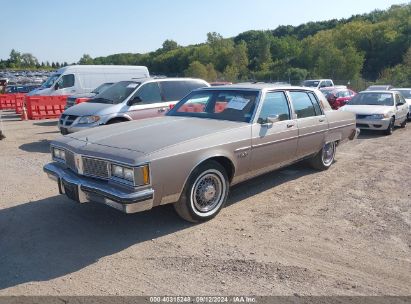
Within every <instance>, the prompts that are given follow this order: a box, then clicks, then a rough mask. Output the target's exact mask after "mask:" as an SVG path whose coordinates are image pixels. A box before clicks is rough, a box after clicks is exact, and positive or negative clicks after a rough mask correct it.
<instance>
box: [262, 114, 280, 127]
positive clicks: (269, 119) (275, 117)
mask: <svg viewBox="0 0 411 304" xmlns="http://www.w3.org/2000/svg"><path fill="white" fill-rule="evenodd" d="M278 121H280V115H269V116H268V117H267V119H266V120H265V121H261V122H260V123H261V125H262V126H266V127H269V126H271V125H272V124H273V123H275V122H278Z"/></svg>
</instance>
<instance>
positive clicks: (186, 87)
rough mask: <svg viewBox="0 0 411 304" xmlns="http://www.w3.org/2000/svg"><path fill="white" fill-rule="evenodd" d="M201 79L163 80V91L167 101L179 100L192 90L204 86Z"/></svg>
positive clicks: (161, 85) (161, 83) (161, 84)
mask: <svg viewBox="0 0 411 304" xmlns="http://www.w3.org/2000/svg"><path fill="white" fill-rule="evenodd" d="M204 86H205V85H204V83H202V82H199V81H191V80H188V81H161V82H160V87H161V92H162V94H163V96H164V99H165V100H166V101H179V100H180V99H182V98H183V97H184V96H186V95H187V94H188V93H190V92H191V91H193V90H195V89H198V88H202V87H204Z"/></svg>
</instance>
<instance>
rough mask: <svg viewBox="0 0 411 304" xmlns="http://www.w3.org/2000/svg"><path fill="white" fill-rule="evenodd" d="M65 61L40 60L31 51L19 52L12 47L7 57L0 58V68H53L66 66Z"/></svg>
mask: <svg viewBox="0 0 411 304" xmlns="http://www.w3.org/2000/svg"><path fill="white" fill-rule="evenodd" d="M68 65H69V64H68V63H67V62H62V63H60V62H57V61H56V62H54V61H53V62H51V63H50V62H49V61H46V62H44V61H42V62H39V60H38V59H37V58H36V57H35V56H33V54H31V53H21V52H18V51H16V50H15V49H12V50H11V52H10V56H9V59H7V60H0V69H3V70H4V69H12V70H23V69H27V70H34V69H37V70H53V69H58V68H61V67H65V66H68Z"/></svg>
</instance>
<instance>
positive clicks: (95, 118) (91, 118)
mask: <svg viewBox="0 0 411 304" xmlns="http://www.w3.org/2000/svg"><path fill="white" fill-rule="evenodd" d="M99 120H100V116H95V115H93V116H83V117H81V118H80V120H79V121H78V123H79V124H91V123H95V122H97V121H99Z"/></svg>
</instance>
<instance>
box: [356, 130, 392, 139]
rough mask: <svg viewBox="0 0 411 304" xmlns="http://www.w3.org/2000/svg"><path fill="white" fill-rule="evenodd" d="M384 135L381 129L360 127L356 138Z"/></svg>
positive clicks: (371, 137)
mask: <svg viewBox="0 0 411 304" xmlns="http://www.w3.org/2000/svg"><path fill="white" fill-rule="evenodd" d="M382 136H386V135H385V134H384V133H383V131H378V130H376V131H374V130H365V129H361V132H360V135H358V137H357V138H358V139H373V138H378V137H382Z"/></svg>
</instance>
